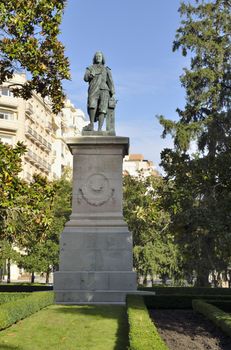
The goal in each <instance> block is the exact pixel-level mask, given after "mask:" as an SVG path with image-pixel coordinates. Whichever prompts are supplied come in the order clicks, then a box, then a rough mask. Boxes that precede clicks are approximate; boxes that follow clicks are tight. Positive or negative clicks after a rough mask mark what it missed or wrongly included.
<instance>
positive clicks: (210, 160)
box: [159, 0, 231, 286]
mask: <svg viewBox="0 0 231 350" xmlns="http://www.w3.org/2000/svg"><path fill="white" fill-rule="evenodd" d="M230 5H231V3H230V1H227V0H213V1H209V2H207V1H204V0H196V1H195V3H194V4H190V3H188V4H185V3H184V2H183V3H182V4H181V6H180V9H179V12H180V14H181V16H182V17H183V20H182V22H181V27H180V28H179V29H178V30H177V34H176V40H175V41H174V43H173V50H174V51H175V50H178V49H181V50H182V54H183V55H184V56H186V55H187V54H188V52H190V53H191V66H190V69H186V68H185V69H184V74H183V75H182V76H181V78H180V79H181V83H182V86H183V87H184V88H185V90H186V105H185V108H184V109H183V110H180V109H177V112H178V114H179V121H177V122H174V121H172V120H167V119H165V118H164V117H163V116H160V117H159V120H160V123H161V125H162V126H163V127H164V132H163V136H164V137H165V136H166V135H167V134H170V135H171V136H172V137H173V139H174V145H175V148H174V150H171V149H165V150H163V152H162V155H161V158H162V163H161V164H162V166H163V167H164V170H165V172H166V179H167V180H168V181H169V184H170V188H171V191H169V192H168V194H167V195H166V203H167V204H168V205H169V208H170V209H171V214H172V229H173V230H174V232H175V237H176V239H177V241H178V243H179V244H180V246H181V252H182V254H183V256H184V268H185V271H188V272H189V271H190V273H195V275H196V278H197V285H201V286H205V285H208V275H209V273H210V272H218V273H219V272H221V271H225V270H226V269H227V268H228V265H229V264H230V257H231V249H230V247H231V216H230V205H231V196H230V193H231V192H230V191H231V157H230V154H231V153H230V152H231V111H230V100H231V98H230V96H231V95H230V80H231V73H230V72H231V69H230V68H231V67H230V48H231V46H230V31H231V14H230ZM192 142H193V147H194V148H196V151H195V152H194V153H192V151H191V148H190V146H192ZM214 276H215V274H214ZM215 282H217V281H215Z"/></svg>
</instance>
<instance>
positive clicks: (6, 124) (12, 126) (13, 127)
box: [0, 119, 18, 132]
mask: <svg viewBox="0 0 231 350" xmlns="http://www.w3.org/2000/svg"><path fill="white" fill-rule="evenodd" d="M0 129H1V130H10V131H14V132H16V131H17V130H18V121H17V120H7V119H0Z"/></svg>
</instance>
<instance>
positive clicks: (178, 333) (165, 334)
mask: <svg viewBox="0 0 231 350" xmlns="http://www.w3.org/2000/svg"><path fill="white" fill-rule="evenodd" d="M149 311H150V316H151V318H152V319H153V320H154V323H155V325H156V327H157V329H158V332H159V334H160V335H161V337H162V338H163V339H164V341H165V342H166V344H167V345H168V347H169V349H170V350H231V338H230V337H228V336H226V335H225V334H224V333H223V332H222V331H220V330H219V329H218V328H217V327H216V326H215V325H214V324H213V323H212V322H210V321H208V320H206V319H205V318H204V317H203V316H202V315H198V314H195V313H194V312H193V311H192V310H149Z"/></svg>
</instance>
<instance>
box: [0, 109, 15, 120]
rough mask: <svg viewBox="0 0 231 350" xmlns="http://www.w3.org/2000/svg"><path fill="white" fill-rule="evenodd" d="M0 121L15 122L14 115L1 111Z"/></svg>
mask: <svg viewBox="0 0 231 350" xmlns="http://www.w3.org/2000/svg"><path fill="white" fill-rule="evenodd" d="M0 119H6V120H14V113H12V112H8V111H3V110H0Z"/></svg>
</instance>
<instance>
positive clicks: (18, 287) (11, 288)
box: [0, 283, 53, 293]
mask: <svg viewBox="0 0 231 350" xmlns="http://www.w3.org/2000/svg"><path fill="white" fill-rule="evenodd" d="M49 290H53V286H48V285H45V284H43V285H41V284H31V283H27V284H26V283H23V284H21V283H20V284H19V283H17V284H13V283H11V284H0V292H15V293H16V292H18V293H21V292H25V293H30V292H42V291H49Z"/></svg>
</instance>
